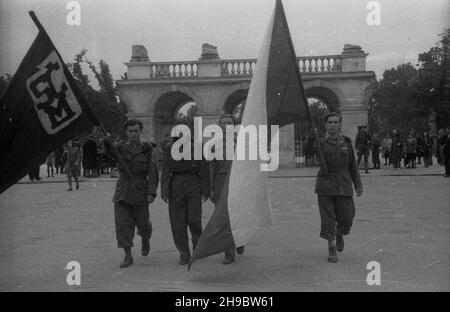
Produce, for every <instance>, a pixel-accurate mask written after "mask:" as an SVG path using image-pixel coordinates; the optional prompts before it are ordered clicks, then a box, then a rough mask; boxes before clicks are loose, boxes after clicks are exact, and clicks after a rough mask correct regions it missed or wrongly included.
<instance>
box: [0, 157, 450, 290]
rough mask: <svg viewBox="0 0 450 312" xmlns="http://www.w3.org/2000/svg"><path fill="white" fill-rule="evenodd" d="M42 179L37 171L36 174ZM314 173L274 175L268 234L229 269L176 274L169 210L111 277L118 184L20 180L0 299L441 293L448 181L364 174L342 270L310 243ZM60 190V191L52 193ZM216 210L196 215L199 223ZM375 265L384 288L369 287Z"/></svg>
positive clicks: (212, 264) (13, 194)
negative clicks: (4, 294)
mask: <svg viewBox="0 0 450 312" xmlns="http://www.w3.org/2000/svg"><path fill="white" fill-rule="evenodd" d="M44 171H45V168H42V172H44ZM316 171H317V168H303V169H295V170H292V169H288V168H285V169H280V170H278V171H277V172H274V173H271V175H270V176H271V179H270V197H271V201H272V209H273V214H274V224H273V226H271V227H269V228H266V229H261V230H259V231H258V232H257V235H256V236H255V240H254V241H253V242H252V243H251V244H249V245H248V246H247V247H246V251H245V253H244V254H243V255H242V256H239V255H238V256H237V259H236V262H235V263H233V264H232V265H228V266H224V265H222V258H223V255H222V254H220V255H215V256H211V257H208V258H205V259H201V260H199V261H197V262H196V263H194V265H193V266H192V268H191V271H189V272H188V271H187V270H186V267H185V266H180V265H178V254H177V251H176V249H175V247H174V244H173V241H172V237H171V232H170V226H169V217H168V211H167V206H166V205H165V204H164V203H163V202H162V200H161V199H159V198H158V199H157V200H156V202H155V203H154V204H152V205H151V206H150V212H151V218H152V222H153V226H154V234H153V237H152V240H151V252H150V255H149V256H148V257H142V256H141V255H140V240H139V239H138V237H137V238H136V239H135V243H136V248H133V253H134V260H135V264H134V265H133V266H132V267H130V268H128V269H119V267H118V265H119V263H120V261H121V259H122V256H123V255H122V251H121V250H119V249H117V248H116V244H115V235H114V225H113V209H112V207H113V205H112V203H111V198H112V194H113V191H114V186H115V183H114V182H115V180H114V179H110V178H108V177H107V176H103V177H101V178H95V179H83V180H82V182H81V187H80V190H78V191H73V192H67V191H66V189H67V185H66V184H65V183H64V181H65V178H64V176H62V175H59V176H57V177H55V178H48V179H47V178H45V177H44V178H43V180H42V182H41V183H30V182H28V180H27V178H24V179H23V180H22V181H21V183H19V184H17V185H14V186H13V187H11V188H10V189H9V190H7V191H6V192H4V193H3V194H1V195H0V224H1V226H0V263H1V266H0V290H1V291H449V290H450V265H449V264H450V248H449V246H450V192H449V190H450V179H449V178H444V177H442V172H443V168H442V167H440V166H437V165H435V166H433V167H431V168H426V169H424V168H418V169H415V170H407V169H401V170H399V171H392V170H389V169H386V168H384V169H381V170H373V171H371V173H370V174H368V175H366V174H362V180H363V184H364V189H365V193H364V195H363V196H362V197H360V198H355V204H356V208H357V213H356V217H355V222H354V227H353V230H352V233H351V234H350V235H349V236H347V237H346V246H345V250H344V252H343V253H340V254H338V257H339V262H337V263H335V264H332V263H328V262H327V260H326V257H327V245H326V241H324V240H323V239H321V238H320V237H319V226H320V222H319V212H318V208H317V200H316V196H315V194H314V193H313V190H314V182H315V179H314V178H313V176H314V175H315V172H316ZM56 182H59V183H56ZM212 210H213V206H212V204H211V203H210V202H209V201H208V203H207V204H206V205H205V206H204V216H203V223H204V224H206V222H207V220H208V218H209V217H210V215H211V212H212ZM73 260H75V261H78V262H79V263H80V264H81V286H68V285H67V283H66V275H67V273H68V270H67V269H66V265H67V263H68V262H69V261H73ZM370 261H378V262H379V263H380V266H381V285H380V286H369V285H368V284H367V282H366V277H367V274H368V273H369V272H370V270H368V269H367V264H368V262H370Z"/></svg>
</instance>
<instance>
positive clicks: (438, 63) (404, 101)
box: [369, 29, 450, 134]
mask: <svg viewBox="0 0 450 312" xmlns="http://www.w3.org/2000/svg"><path fill="white" fill-rule="evenodd" d="M440 36H441V40H440V41H439V42H438V43H437V44H436V46H435V47H433V48H431V49H430V50H429V51H428V52H424V53H421V54H419V56H418V62H419V63H418V64H417V65H416V67H417V68H416V67H414V66H413V65H412V64H410V63H406V64H401V65H398V66H397V67H396V68H391V69H388V70H386V71H385V72H384V73H383V79H381V80H380V81H379V88H378V90H377V92H375V94H374V99H373V100H372V101H371V105H370V109H369V111H370V113H371V126H372V128H375V129H377V128H379V129H380V130H382V132H386V131H392V130H393V129H397V130H399V132H400V133H403V134H406V132H407V131H409V130H410V129H415V130H416V131H424V130H430V128H431V129H432V128H433V126H432V125H431V124H430V116H433V115H435V116H436V127H437V129H439V128H443V127H445V126H446V125H448V124H449V121H450V83H449V79H450V77H449V74H450V67H449V66H450V61H449V56H450V54H449V42H450V29H445V31H444V32H443V33H442V34H440Z"/></svg>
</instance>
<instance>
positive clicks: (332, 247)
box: [315, 113, 363, 262]
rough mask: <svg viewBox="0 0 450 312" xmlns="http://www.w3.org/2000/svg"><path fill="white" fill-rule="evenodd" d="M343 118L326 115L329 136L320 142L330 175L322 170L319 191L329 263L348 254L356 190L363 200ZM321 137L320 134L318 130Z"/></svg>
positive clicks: (323, 234) (337, 115) (326, 127)
mask: <svg viewBox="0 0 450 312" xmlns="http://www.w3.org/2000/svg"><path fill="white" fill-rule="evenodd" d="M341 122H342V116H341V115H339V114H337V113H328V114H327V115H325V129H326V135H325V137H324V138H319V142H320V145H321V148H322V151H323V156H324V161H325V164H326V168H327V171H328V174H326V173H325V172H324V171H323V169H322V168H321V169H320V170H319V172H318V174H317V180H316V188H315V192H316V193H317V199H318V204H319V212H320V219H321V230H320V237H322V238H324V239H326V240H327V241H328V261H330V262H337V254H336V250H337V251H339V252H342V251H343V250H344V238H343V236H344V235H347V234H349V233H350V229H351V227H352V224H353V218H354V216H355V205H354V203H353V197H352V196H353V188H352V183H353V185H354V187H355V191H356V195H357V196H361V195H362V192H363V187H362V184H361V178H360V176H359V170H358V167H357V165H356V161H355V154H354V151H353V147H352V142H351V139H350V138H348V137H345V136H343V135H341V134H340V128H341ZM315 132H316V133H317V130H315Z"/></svg>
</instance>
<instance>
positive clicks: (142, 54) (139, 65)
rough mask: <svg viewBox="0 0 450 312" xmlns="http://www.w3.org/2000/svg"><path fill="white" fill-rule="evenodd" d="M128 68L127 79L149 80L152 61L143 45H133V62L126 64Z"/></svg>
mask: <svg viewBox="0 0 450 312" xmlns="http://www.w3.org/2000/svg"><path fill="white" fill-rule="evenodd" d="M125 65H126V66H127V67H128V71H127V74H126V77H127V79H149V78H150V59H149V58H148V52H147V49H146V48H145V47H144V46H143V45H133V47H132V48H131V60H130V62H129V63H125Z"/></svg>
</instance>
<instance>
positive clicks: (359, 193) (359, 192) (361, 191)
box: [356, 188, 363, 197]
mask: <svg viewBox="0 0 450 312" xmlns="http://www.w3.org/2000/svg"><path fill="white" fill-rule="evenodd" d="M362 193H363V190H362V189H360V188H359V189H356V196H358V197H360V196H361V195H362Z"/></svg>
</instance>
